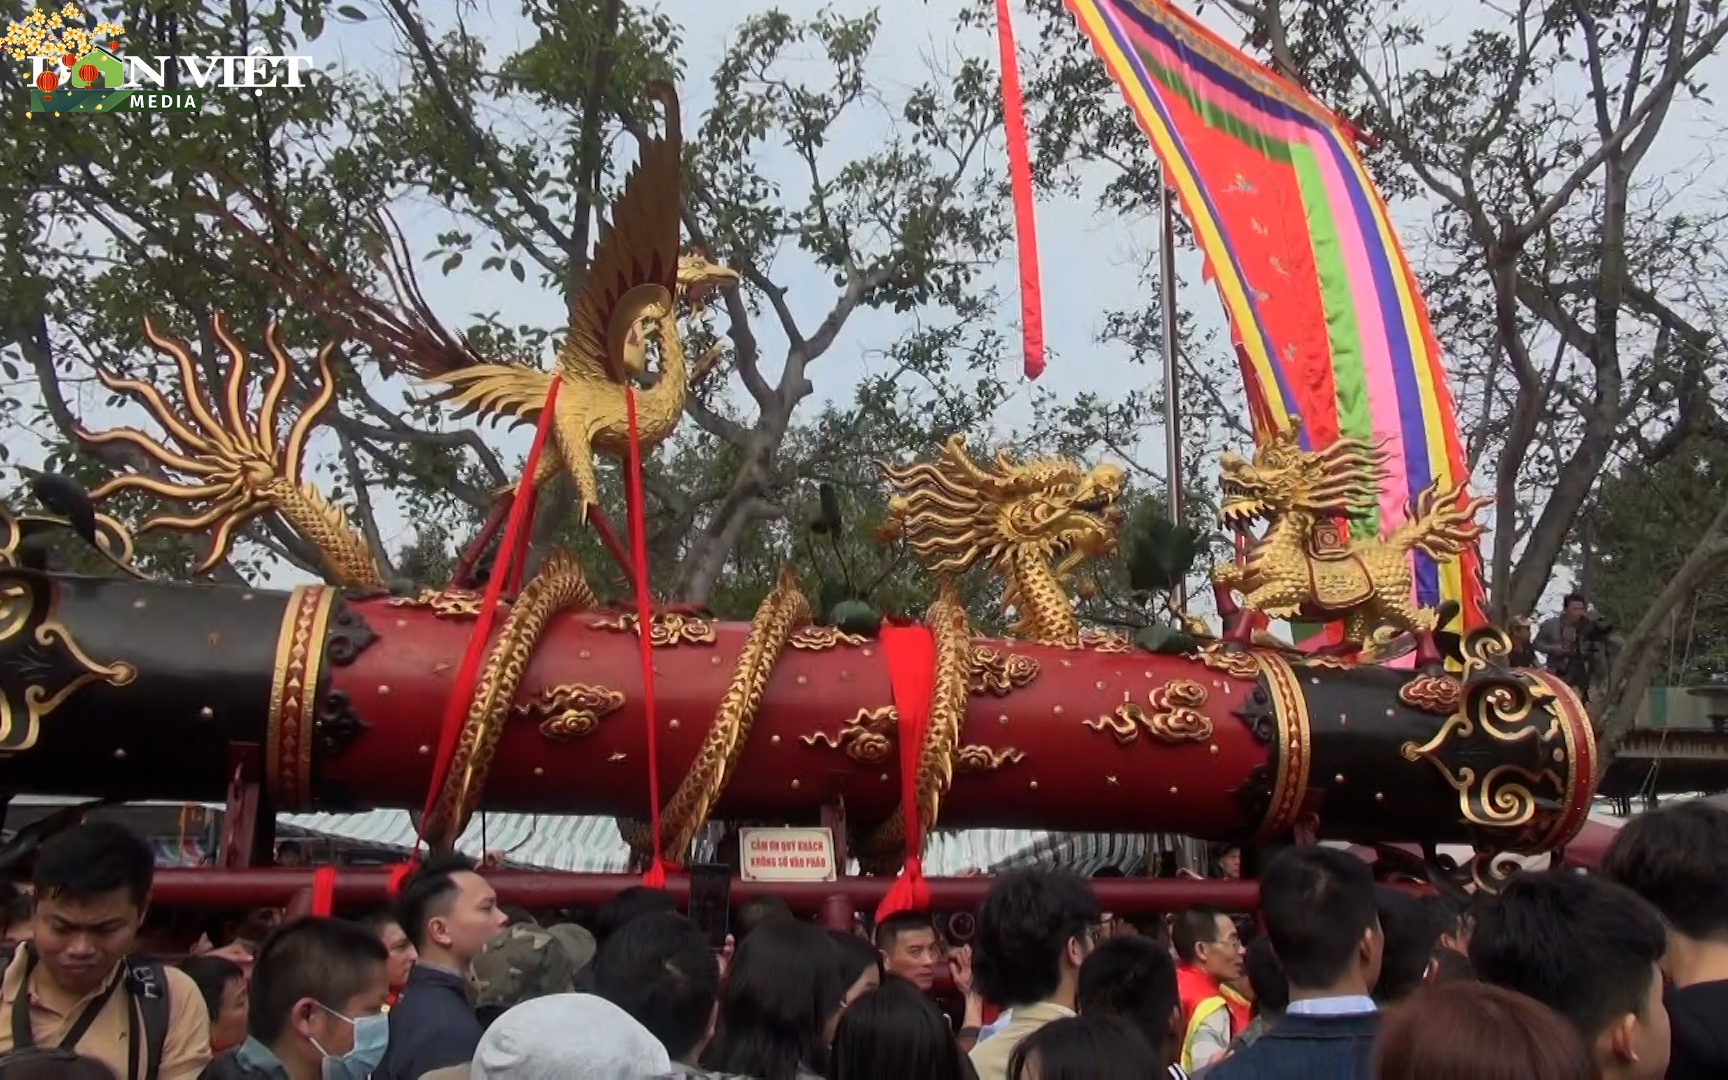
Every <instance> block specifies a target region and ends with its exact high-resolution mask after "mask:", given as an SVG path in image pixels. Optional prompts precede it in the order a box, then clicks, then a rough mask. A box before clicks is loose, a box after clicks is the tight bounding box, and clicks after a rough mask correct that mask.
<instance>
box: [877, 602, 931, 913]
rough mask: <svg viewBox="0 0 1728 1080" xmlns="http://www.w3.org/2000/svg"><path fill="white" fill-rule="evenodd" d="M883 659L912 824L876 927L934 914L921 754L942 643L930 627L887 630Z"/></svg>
mask: <svg viewBox="0 0 1728 1080" xmlns="http://www.w3.org/2000/svg"><path fill="white" fill-rule="evenodd" d="M880 641H881V644H882V654H883V656H884V657H885V658H886V659H887V661H888V685H889V687H890V689H891V690H892V691H893V693H894V713H895V716H896V718H897V723H896V725H895V726H896V727H897V728H898V729H899V734H898V735H897V738H899V740H900V816H901V817H902V819H904V821H905V823H906V863H905V865H904V866H903V867H902V868H901V870H900V877H899V878H898V879H897V880H896V881H895V882H894V884H893V885H892V886H890V887H889V889H888V893H887V895H885V896H883V897H882V902H881V903H880V904H878V905H877V907H876V923H877V925H881V923H882V920H884V919H886V918H888V917H889V916H890V915H894V914H896V913H898V912H902V911H928V910H929V909H930V885H929V883H928V882H926V881H925V880H924V860H923V855H924V824H923V822H921V821H919V820H918V751H919V750H920V749H921V748H922V747H923V746H924V732H925V730H926V729H928V728H929V726H930V698H931V695H933V694H934V693H935V692H936V639H935V638H934V637H932V636H931V634H930V630H929V628H928V627H924V626H884V627H882V631H881V634H880Z"/></svg>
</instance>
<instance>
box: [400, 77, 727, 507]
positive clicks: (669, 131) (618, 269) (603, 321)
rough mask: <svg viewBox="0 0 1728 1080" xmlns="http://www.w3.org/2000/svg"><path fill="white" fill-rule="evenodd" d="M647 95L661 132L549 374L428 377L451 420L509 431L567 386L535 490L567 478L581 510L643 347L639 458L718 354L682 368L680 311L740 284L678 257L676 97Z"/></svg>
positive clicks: (597, 258)
mask: <svg viewBox="0 0 1728 1080" xmlns="http://www.w3.org/2000/svg"><path fill="white" fill-rule="evenodd" d="M650 95H651V96H652V97H654V98H655V99H656V100H658V101H659V102H660V103H661V104H662V105H663V106H664V107H665V109H666V134H665V135H664V136H663V137H661V138H646V139H644V140H643V142H642V145H641V149H640V152H639V156H638V159H637V163H636V167H635V168H634V169H633V170H632V171H631V173H630V175H629V177H628V178H626V180H625V181H624V190H623V192H622V193H621V194H620V195H619V196H618V199H617V201H616V202H615V203H613V206H612V220H611V221H610V222H609V223H602V225H601V228H600V240H599V245H598V247H597V249H596V251H595V255H594V262H593V265H592V267H591V268H590V270H589V272H588V275H587V277H586V279H585V280H584V282H583V285H582V288H581V290H580V292H579V293H578V294H577V295H576V297H575V299H574V301H573V302H572V304H571V308H570V325H569V329H568V333H567V335H566V337H565V339H564V342H563V344H562V345H561V346H560V347H559V349H558V355H557V365H556V368H555V370H553V371H540V370H537V369H534V368H526V367H520V366H517V365H513V364H467V365H466V366H462V367H458V368H455V369H454V370H449V371H443V372H438V373H432V374H431V377H430V378H429V379H428V380H427V381H428V382H430V383H437V384H442V385H443V386H444V387H445V389H444V390H443V391H441V392H440V394H439V395H438V397H439V399H440V400H443V401H446V402H448V403H450V404H452V405H454V406H456V412H455V415H456V416H457V417H464V416H469V415H472V414H475V413H480V414H486V415H489V416H491V417H492V418H493V419H494V420H496V419H502V418H505V417H508V418H511V419H512V420H514V421H515V422H516V423H519V424H528V423H537V422H538V421H539V416H540V411H541V409H542V408H543V407H544V405H545V402H546V394H547V391H548V390H549V389H550V388H551V384H552V382H553V381H554V380H559V381H560V382H561V383H562V385H561V386H560V387H559V390H558V400H557V402H556V403H555V404H554V405H553V412H554V419H553V427H552V431H551V436H552V438H551V440H550V442H549V444H548V446H547V450H546V453H545V454H544V455H543V456H542V457H541V459H540V465H539V467H538V468H537V469H536V470H535V473H534V476H533V478H532V481H531V483H532V484H533V485H534V486H536V487H538V486H539V485H541V484H543V483H545V482H546V481H548V480H550V479H551V478H552V477H553V476H555V475H557V473H558V471H559V470H560V469H566V470H568V471H569V472H570V474H571V476H572V478H573V479H574V480H575V482H576V488H577V491H578V492H579V493H580V495H581V497H582V504H583V505H582V508H581V512H582V513H583V514H584V515H586V514H587V512H588V509H589V508H590V507H593V506H596V505H598V504H599V500H600V487H599V482H598V480H597V479H596V476H595V472H594V462H593V454H594V451H596V450H600V451H603V452H605V453H607V454H610V455H612V456H614V457H622V456H623V455H624V454H625V453H626V452H627V450H628V447H629V439H630V433H629V427H630V425H629V418H628V414H627V404H626V393H627V388H628V385H629V383H630V382H631V381H632V380H634V379H636V378H637V377H639V376H641V375H642V374H643V373H644V371H645V370H646V369H647V362H648V354H649V345H650V343H654V344H656V345H657V346H658V351H659V356H660V371H659V377H658V379H657V380H656V381H655V383H654V385H653V386H651V387H649V388H648V389H647V390H644V391H641V392H640V393H638V394H637V395H636V430H637V433H638V444H639V446H640V447H641V449H642V450H643V451H646V450H648V449H650V448H652V447H654V446H655V445H657V444H658V443H660V442H661V441H662V440H663V439H665V438H666V437H667V436H668V435H670V434H671V433H672V430H673V429H674V428H676V427H677V425H678V421H679V419H680V418H681V417H682V416H683V415H684V403H685V400H686V398H687V395H688V392H689V386H690V384H691V382H693V381H697V380H699V379H700V378H701V377H702V376H703V375H705V374H706V368H707V367H708V366H710V365H711V364H712V362H713V359H714V357H715V356H716V355H717V350H713V351H710V352H709V353H708V354H707V355H706V356H705V357H703V358H702V360H701V361H700V362H699V364H698V370H697V372H696V374H695V377H694V378H692V375H691V372H690V370H689V369H688V367H687V366H686V362H685V356H684V344H683V341H682V339H681V338H680V337H679V332H678V320H677V314H678V306H679V305H678V302H679V300H680V299H683V300H685V301H686V302H687V303H688V304H689V305H692V306H694V305H698V304H699V303H700V301H701V295H702V292H703V291H704V290H705V289H706V287H708V286H711V285H715V284H719V283H726V282H736V281H737V280H738V274H737V273H736V272H735V271H732V270H729V269H727V268H725V267H722V266H717V265H715V264H714V263H711V262H709V261H708V260H707V258H706V257H704V256H702V255H699V254H698V255H686V256H684V257H682V258H680V257H679V254H678V251H679V228H680V226H679V222H680V220H681V217H680V214H681V209H682V206H683V192H682V182H681V169H682V163H681V154H682V152H683V140H682V136H681V134H680V128H679V117H678V97H677V94H676V92H675V91H674V90H673V89H672V87H671V86H669V85H667V84H664V83H656V84H654V85H653V86H652V87H650Z"/></svg>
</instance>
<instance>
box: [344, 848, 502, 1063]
mask: <svg viewBox="0 0 1728 1080" xmlns="http://www.w3.org/2000/svg"><path fill="white" fill-rule="evenodd" d="M398 907H399V908H400V914H401V923H402V929H403V930H404V931H405V932H407V934H408V937H409V938H410V939H411V940H412V941H413V942H414V948H415V950H416V951H417V952H418V953H419V954H420V958H419V960H418V961H417V962H416V963H415V964H414V970H413V971H411V972H409V974H408V985H407V986H405V987H403V988H402V993H401V995H400V996H399V997H398V998H397V999H396V1006H395V1007H394V1008H393V1009H391V1010H390V1050H389V1052H388V1053H386V1054H385V1055H384V1063H383V1064H382V1065H380V1066H379V1067H378V1071H377V1072H375V1073H374V1074H373V1076H374V1077H375V1080H420V1077H422V1076H424V1075H425V1074H426V1073H429V1072H431V1071H433V1070H434V1069H443V1068H448V1067H449V1066H451V1065H461V1064H463V1063H465V1062H468V1061H470V1060H472V1059H473V1057H474V1048H475V1047H476V1046H478V1045H480V1035H481V1027H480V1021H479V1019H478V1018H477V1017H476V1016H475V1014H474V1003H473V1001H472V999H470V997H469V984H468V976H469V972H470V970H471V968H472V966H473V964H474V958H475V957H477V956H479V955H480V953H481V952H482V951H483V950H484V949H485V948H486V946H487V945H488V944H490V943H491V942H492V940H493V939H494V938H496V937H498V935H499V934H500V933H501V932H502V931H503V929H504V924H505V922H507V921H508V920H507V919H506V918H505V915H504V912H503V910H502V909H501V908H499V906H498V894H497V893H496V892H494V891H493V889H492V886H490V885H488V884H487V883H486V879H485V878H483V877H481V876H480V875H479V874H477V873H475V872H474V864H473V863H472V862H470V861H469V860H468V859H466V858H464V857H462V856H460V855H449V856H445V857H443V858H439V859H433V860H431V861H429V862H427V863H426V864H425V865H424V866H422V867H421V868H420V869H419V870H417V871H415V872H414V873H413V874H411V875H409V876H408V878H407V880H406V881H404V882H403V883H402V895H401V897H400V898H399V900H398Z"/></svg>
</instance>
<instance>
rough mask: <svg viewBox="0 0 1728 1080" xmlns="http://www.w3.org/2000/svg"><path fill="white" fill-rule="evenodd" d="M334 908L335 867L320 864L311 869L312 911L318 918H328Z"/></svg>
mask: <svg viewBox="0 0 1728 1080" xmlns="http://www.w3.org/2000/svg"><path fill="white" fill-rule="evenodd" d="M335 910H336V868H335V867H334V866H320V867H319V868H318V869H316V870H314V871H312V911H311V914H313V915H316V916H317V917H318V918H320V919H328V918H329V917H330V916H331V914H333V913H334V912H335Z"/></svg>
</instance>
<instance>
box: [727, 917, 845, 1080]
mask: <svg viewBox="0 0 1728 1080" xmlns="http://www.w3.org/2000/svg"><path fill="white" fill-rule="evenodd" d="M835 954H836V946H835V945H834V942H833V940H832V939H831V938H829V936H828V934H827V933H826V932H824V931H822V930H818V929H816V928H815V927H814V926H807V925H805V924H804V923H794V922H770V923H765V924H763V925H761V926H758V927H757V928H756V929H755V930H754V931H752V932H751V934H750V936H749V937H747V938H745V939H744V944H742V945H740V946H738V954H737V955H736V956H734V957H733V958H732V963H731V966H730V967H729V968H728V969H727V972H726V985H725V987H724V988H723V989H722V990H721V991H720V1016H719V1022H718V1024H717V1025H716V1026H715V1029H714V1040H713V1041H712V1042H711V1043H709V1044H708V1049H707V1051H706V1052H705V1053H704V1054H703V1055H702V1065H703V1067H704V1068H706V1069H711V1070H713V1071H715V1072H719V1073H731V1074H735V1075H738V1076H748V1077H752V1078H754V1080H820V1078H821V1077H822V1076H823V1074H824V1073H825V1072H826V1071H827V1068H828V1044H829V1042H830V1040H831V1039H832V1038H833V1035H834V1025H835V1023H836V1022H837V1021H838V1020H839V1017H840V1010H841V1008H842V1005H841V1000H842V998H843V996H844V994H845V991H846V988H845V987H844V986H842V985H840V961H839V958H838V957H837V956H836V955H835Z"/></svg>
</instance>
